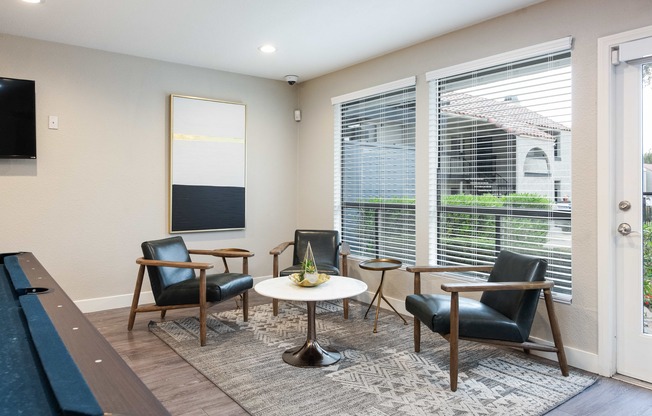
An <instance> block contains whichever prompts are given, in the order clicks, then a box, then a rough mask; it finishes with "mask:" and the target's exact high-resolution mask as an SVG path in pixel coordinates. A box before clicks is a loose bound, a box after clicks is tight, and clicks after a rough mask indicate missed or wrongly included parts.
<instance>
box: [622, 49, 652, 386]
mask: <svg viewBox="0 0 652 416" xmlns="http://www.w3.org/2000/svg"><path fill="white" fill-rule="evenodd" d="M630 43H633V42H630ZM645 45H646V44H643V46H645ZM648 45H649V44H648ZM639 46H640V45H639ZM622 50H623V48H622V47H621V52H622ZM637 55H638V56H635V57H633V58H630V59H627V60H626V62H621V63H620V64H619V65H618V66H617V67H616V83H615V84H616V91H615V106H616V113H617V115H618V116H617V117H616V132H617V134H616V143H615V147H614V150H615V151H616V153H617V155H616V160H617V174H618V178H617V180H616V195H615V196H616V201H615V203H616V204H617V206H618V210H617V214H616V216H617V218H616V219H617V221H616V224H618V225H617V233H616V255H617V259H616V262H617V263H616V264H617V276H616V279H617V304H618V308H617V354H616V361H617V363H616V367H617V371H618V373H621V374H624V375H627V376H630V377H634V378H637V379H640V380H644V381H647V382H652V360H650V359H649V357H650V356H651V355H652V328H651V327H650V325H652V323H651V319H652V312H651V307H652V305H650V301H652V286H651V285H652V280H651V279H652V125H651V124H650V123H651V122H652V58H647V60H646V59H643V58H641V57H644V56H651V55H650V54H647V53H646V52H645V51H643V50H641V51H640V53H639V54H637Z"/></svg>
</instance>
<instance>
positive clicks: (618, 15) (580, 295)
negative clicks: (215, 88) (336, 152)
mask: <svg viewBox="0 0 652 416" xmlns="http://www.w3.org/2000/svg"><path fill="white" fill-rule="evenodd" d="M648 25H652V1H650V0H618V1H614V0H548V1H545V2H543V3H540V4H537V5H534V6H532V7H530V8H527V9H524V10H521V11H518V12H515V13H512V14H510V15H507V16H503V17H499V18H496V19H493V20H490V21H487V22H484V23H482V24H479V25H476V26H473V27H469V28H466V29H463V30H460V31H457V32H454V33H451V34H449V35H446V36H442V37H439V38H436V39H433V40H430V41H427V42H424V43H421V44H418V45H415V46H413V47H410V48H407V49H403V50H400V51H398V52H395V53H392V54H389V55H385V56H383V57H380V58H377V59H374V60H371V61H368V62H365V63H362V64H359V65H356V66H353V67H350V68H346V69H344V70H341V71H338V72H335V73H332V74H329V75H326V76H323V77H320V78H318V79H315V80H311V81H308V82H305V83H302V84H300V85H299V87H300V88H299V107H300V108H301V110H302V112H303V117H304V119H303V121H302V122H301V125H300V127H299V146H298V149H299V150H298V152H299V154H298V169H299V170H301V171H302V172H305V174H303V175H300V176H299V177H298V181H299V182H298V189H310V187H313V186H317V189H332V185H333V175H332V172H333V111H332V107H331V102H330V99H331V97H334V96H338V95H341V94H346V93H350V92H353V91H358V90H361V89H364V88H368V87H372V86H375V85H379V84H383V83H387V82H391V81H395V80H397V79H401V78H405V77H408V76H412V75H416V76H417V207H418V208H417V209H418V214H417V221H418V231H417V242H418V252H417V255H418V260H417V262H418V263H426V262H427V261H428V251H427V250H428V235H427V233H428V213H427V204H428V182H427V181H428V161H427V159H428V154H427V149H428V91H427V83H426V81H425V73H426V72H428V71H431V70H435V69H439V68H445V67H447V66H451V65H455V64H461V63H465V62H468V61H472V60H476V59H480V58H484V57H487V56H491V55H495V54H499V53H503V52H508V51H510V50H514V49H518V48H523V47H527V46H531V45H534V44H538V43H542V42H546V41H550V40H555V39H559V38H562V37H565V36H568V35H571V36H573V38H574V42H575V43H574V48H573V55H572V65H573V97H574V103H573V104H574V105H573V145H572V146H573V147H572V153H573V182H572V186H573V213H574V215H573V301H572V304H571V305H564V304H557V311H558V315H559V317H560V320H561V326H562V332H563V334H564V337H565V340H564V341H565V343H566V344H567V346H568V347H570V348H569V349H570V359H571V363H573V362H574V363H575V365H580V366H583V367H584V368H589V369H593V370H595V369H596V368H597V355H596V354H597V348H598V325H599V323H598V321H597V307H598V305H597V279H596V275H597V273H596V272H597V259H596V251H597V243H596V240H597V238H596V236H597V234H596V226H595V224H596V191H597V185H596V180H595V178H596V172H597V168H598V167H597V166H596V148H595V145H596V143H595V140H596V123H597V119H596V100H597V96H596V82H597V77H596V74H597V61H596V56H597V39H598V38H599V37H602V36H607V35H611V34H614V33H619V32H622V31H626V30H630V29H633V28H638V27H643V26H648ZM311 155H320V158H318V159H314V158H312V157H311ZM320 195H321V194H320ZM332 206H333V196H332V195H327V194H324V195H322V196H321V197H320V199H319V200H318V201H310V200H308V201H304V203H302V204H299V205H298V206H297V210H298V211H297V222H298V224H299V226H301V225H302V224H313V223H321V224H324V225H325V226H326V225H328V224H330V223H331V222H332V218H333V212H332ZM351 274H352V275H360V276H361V277H362V278H363V279H364V280H365V281H367V282H368V283H369V284H370V286H371V287H375V286H376V285H377V282H378V280H379V279H378V277H377V276H375V275H373V274H371V273H368V272H361V271H360V269H359V268H358V267H357V265H356V263H353V264H352V267H351ZM392 276H393V277H392V279H388V282H387V283H389V285H388V287H387V288H386V289H385V294H386V295H387V296H388V297H391V298H394V299H396V300H397V302H402V301H403V300H404V298H405V296H406V295H407V294H408V293H409V292H410V290H411V288H412V279H411V276H410V275H408V274H407V273H400V272H397V273H395V274H393V275H392ZM439 282H440V280H437V281H435V282H432V283H431V285H430V289H431V290H433V291H434V290H437V287H438V283H439ZM387 283H386V284H387ZM544 316H545V309H543V308H541V309H540V311H539V317H538V318H537V328H535V334H534V335H535V336H537V337H540V338H546V339H551V336H550V334H549V333H548V330H547V329H545V327H544V326H543V325H542V323H543V322H544Z"/></svg>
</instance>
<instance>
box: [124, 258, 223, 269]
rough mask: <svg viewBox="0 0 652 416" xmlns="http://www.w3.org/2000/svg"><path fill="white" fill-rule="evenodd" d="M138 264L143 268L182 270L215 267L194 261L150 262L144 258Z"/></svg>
mask: <svg viewBox="0 0 652 416" xmlns="http://www.w3.org/2000/svg"><path fill="white" fill-rule="evenodd" d="M136 263H138V264H140V265H143V266H156V267H177V268H181V269H198V270H207V269H212V268H213V265H212V264H210V263H195V262H192V261H165V260H148V259H144V258H142V257H140V258H138V259H137V260H136Z"/></svg>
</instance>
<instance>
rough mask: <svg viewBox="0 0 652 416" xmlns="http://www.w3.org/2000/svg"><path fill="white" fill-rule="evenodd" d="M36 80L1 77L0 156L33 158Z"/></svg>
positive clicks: (6, 157)
mask: <svg viewBox="0 0 652 416" xmlns="http://www.w3.org/2000/svg"><path fill="white" fill-rule="evenodd" d="M35 90H36V88H35V82H34V81H30V80H25V79H13V78H2V77H0V158H3V159H36V94H35V92H36V91H35Z"/></svg>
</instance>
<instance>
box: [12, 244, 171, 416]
mask: <svg viewBox="0 0 652 416" xmlns="http://www.w3.org/2000/svg"><path fill="white" fill-rule="evenodd" d="M0 322H2V329H1V330H0V371H2V373H1V374H0V415H1V416H4V415H12V416H13V415H98V416H100V415H138V416H144V415H157V416H158V415H169V412H168V411H167V410H166V409H165V408H164V407H163V405H162V404H161V403H160V402H159V401H158V399H156V397H155V396H154V395H153V394H152V392H151V391H150V390H149V389H148V388H147V386H145V384H143V382H142V381H141V380H140V379H139V378H138V376H137V375H136V374H135V373H134V372H133V371H132V370H131V369H130V368H129V366H128V365H127V364H126V363H125V362H124V360H123V359H122V358H121V357H120V355H118V353H117V352H116V351H115V350H114V349H113V348H112V347H111V345H110V344H109V343H108V341H107V340H106V339H105V338H104V337H103V336H102V335H101V334H100V333H99V332H98V331H97V329H96V328H95V327H94V326H93V325H92V324H91V323H90V322H89V321H88V319H86V317H85V316H84V315H83V314H82V313H81V311H80V310H79V309H78V308H77V306H76V305H75V304H74V303H73V302H72V300H71V299H70V298H69V297H68V296H67V295H66V293H65V292H64V291H63V290H62V289H61V287H59V285H58V284H57V283H56V282H55V280H54V279H53V278H52V276H50V274H49V273H48V272H47V271H46V270H45V268H44V267H43V266H42V265H41V263H40V262H39V261H38V260H37V259H36V257H35V256H34V255H33V254H32V253H28V252H20V253H3V254H0Z"/></svg>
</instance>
